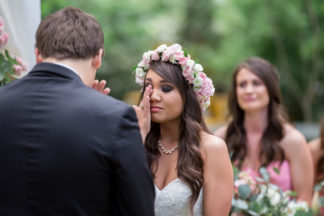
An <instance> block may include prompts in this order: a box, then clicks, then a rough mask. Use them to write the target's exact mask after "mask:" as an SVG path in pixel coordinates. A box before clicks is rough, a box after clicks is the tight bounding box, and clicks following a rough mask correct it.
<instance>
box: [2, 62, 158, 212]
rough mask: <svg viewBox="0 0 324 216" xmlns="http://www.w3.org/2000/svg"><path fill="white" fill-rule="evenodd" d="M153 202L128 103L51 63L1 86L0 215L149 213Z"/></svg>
mask: <svg viewBox="0 0 324 216" xmlns="http://www.w3.org/2000/svg"><path fill="white" fill-rule="evenodd" d="M153 203H154V185H153V182H152V178H151V174H150V170H149V167H148V165H147V161H146V157H145V152H144V148H143V144H142V141H141V137H140V133H139V128H138V125H137V119H136V115H135V112H134V111H133V109H132V108H131V107H130V106H127V105H126V104H124V103H122V102H120V101H118V100H115V99H113V98H112V97H110V96H105V95H102V94H100V93H98V92H96V91H94V90H93V89H91V88H89V87H87V86H85V85H84V84H83V83H82V81H81V79H80V78H79V76H78V75H77V74H75V73H74V72H73V71H71V70H69V69H68V68H65V67H62V66H59V65H56V64H51V63H40V64H37V65H36V66H35V67H34V68H33V70H32V71H31V72H30V73H29V74H28V75H27V76H25V77H24V78H22V79H19V80H17V81H14V82H12V83H10V84H8V85H6V86H4V87H3V88H1V89H0V215H1V216H6V215H19V216H23V215H42V216H44V215H55V216H56V215H69V216H70V215H91V216H93V215H118V216H120V215H127V216H128V215H139V216H146V215H147V216H152V215H153V214H154V213H153Z"/></svg>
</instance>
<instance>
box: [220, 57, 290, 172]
mask: <svg viewBox="0 0 324 216" xmlns="http://www.w3.org/2000/svg"><path fill="white" fill-rule="evenodd" d="M242 68H245V69H247V70H249V71H251V72H252V73H254V74H255V75H256V76H258V77H259V78H260V79H261V80H262V82H263V83H264V85H265V86H266V88H267V90H268V94H269V98H270V101H269V105H268V126H267V127H266V129H265V131H264V132H263V136H262V139H261V152H260V155H259V159H260V162H261V166H267V165H269V163H270V162H272V161H274V160H280V161H283V160H284V158H285V154H284V152H283V150H282V148H281V147H280V146H279V141H280V140H281V139H282V138H283V136H284V130H283V123H284V122H285V117H284V113H283V111H282V108H281V105H280V103H281V93H280V88H279V76H278V72H277V71H276V69H275V68H274V67H272V65H271V64H270V63H269V62H267V61H265V60H264V59H261V58H258V57H252V58H249V59H247V60H246V61H244V62H243V63H241V64H240V65H239V66H238V67H237V68H236V69H235V71H234V74H233V77H232V84H231V89H230V93H229V99H228V107H229V116H230V117H231V122H230V124H229V126H228V128H227V132H226V138H225V142H226V144H227V145H228V148H229V152H230V153H231V154H232V157H231V160H232V162H235V163H237V162H238V166H239V167H241V165H242V162H243V160H244V158H245V156H246V154H247V147H246V140H247V138H246V131H245V128H244V126H243V123H244V110H242V109H241V107H240V106H239V104H238V99H237V95H236V86H237V83H236V77H237V74H238V72H239V71H240V70H241V69H242Z"/></svg>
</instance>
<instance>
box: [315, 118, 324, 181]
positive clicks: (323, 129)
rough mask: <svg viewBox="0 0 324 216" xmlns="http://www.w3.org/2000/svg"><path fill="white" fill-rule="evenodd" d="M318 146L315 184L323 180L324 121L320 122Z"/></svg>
mask: <svg viewBox="0 0 324 216" xmlns="http://www.w3.org/2000/svg"><path fill="white" fill-rule="evenodd" d="M320 146H321V154H320V157H319V159H318V162H317V169H316V170H317V173H316V177H315V180H316V181H317V182H320V181H323V180H324V120H323V122H322V127H321V133H320Z"/></svg>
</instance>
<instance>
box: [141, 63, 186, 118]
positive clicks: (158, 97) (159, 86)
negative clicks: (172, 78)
mask: <svg viewBox="0 0 324 216" xmlns="http://www.w3.org/2000/svg"><path fill="white" fill-rule="evenodd" d="M148 85H151V86H152V90H153V91H152V94H151V97H150V106H151V107H150V109H151V119H152V121H153V122H156V123H166V122H171V121H174V120H179V119H180V118H181V114H182V112H183V100H182V97H181V94H180V92H179V90H178V89H177V88H176V87H175V86H174V85H173V84H171V83H170V82H168V81H167V80H164V79H163V78H162V77H161V76H159V75H158V74H157V73H156V72H154V71H153V70H151V69H150V70H149V71H148V72H147V75H146V79H145V86H148Z"/></svg>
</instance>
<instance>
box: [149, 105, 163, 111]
mask: <svg viewBox="0 0 324 216" xmlns="http://www.w3.org/2000/svg"><path fill="white" fill-rule="evenodd" d="M150 109H151V112H158V111H161V110H162V108H161V107H159V106H151V107H150Z"/></svg>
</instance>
